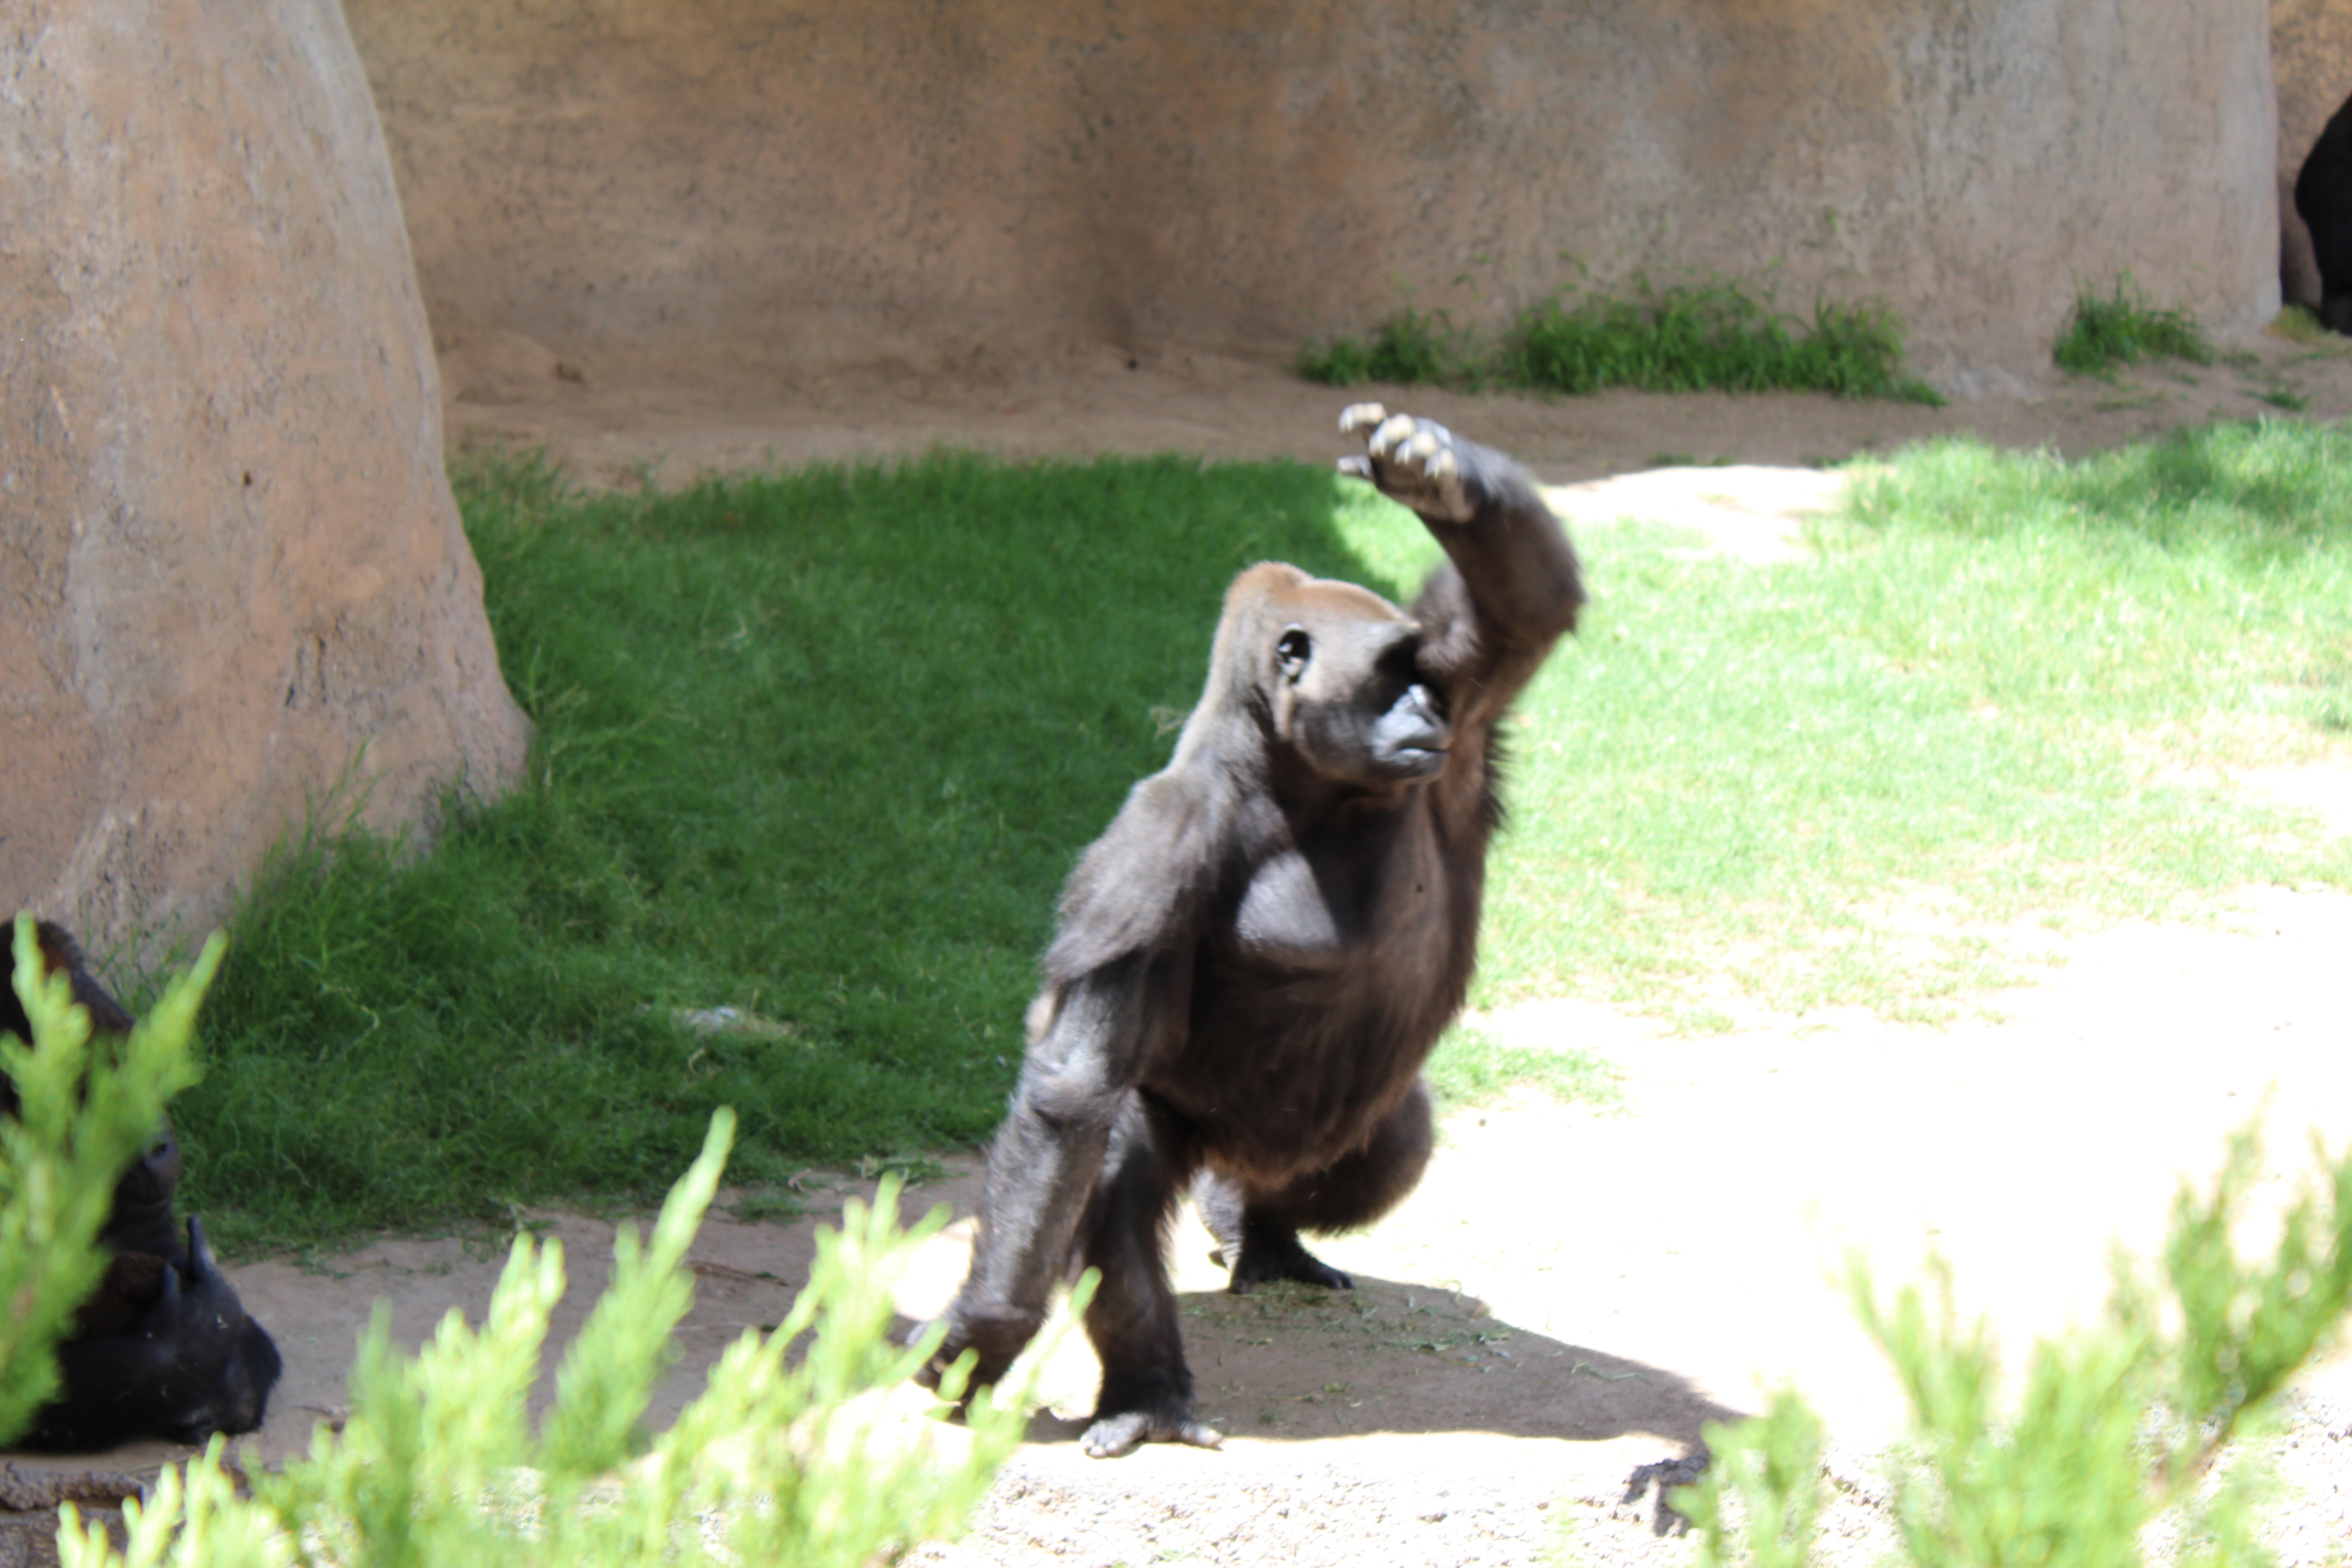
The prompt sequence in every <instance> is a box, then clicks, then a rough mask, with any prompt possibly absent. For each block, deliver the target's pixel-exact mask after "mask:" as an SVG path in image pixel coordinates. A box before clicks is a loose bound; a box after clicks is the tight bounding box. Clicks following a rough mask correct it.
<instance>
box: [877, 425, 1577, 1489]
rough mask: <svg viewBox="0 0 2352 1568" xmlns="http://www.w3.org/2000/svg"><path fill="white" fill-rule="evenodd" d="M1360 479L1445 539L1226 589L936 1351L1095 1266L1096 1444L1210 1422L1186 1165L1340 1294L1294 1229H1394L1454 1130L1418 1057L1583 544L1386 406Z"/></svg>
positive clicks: (1488, 465) (1109, 852) (1061, 995)
mask: <svg viewBox="0 0 2352 1568" xmlns="http://www.w3.org/2000/svg"><path fill="white" fill-rule="evenodd" d="M1339 426H1340V428H1341V430H1342V431H1344V432H1346V433H1348V434H1349V435H1352V436H1357V437H1361V438H1362V439H1363V441H1364V444H1365V452H1364V454H1363V455H1362V456H1360V457H1351V458H1342V459H1341V460H1340V463H1339V467H1340V469H1341V470H1342V471H1343V472H1346V473H1348V474H1350V475H1353V476H1356V477H1358V478H1361V479H1369V480H1370V481H1371V483H1372V484H1374V485H1375V486H1377V487H1378V488H1379V489H1381V492H1382V493H1384V494H1386V495H1388V496H1390V497H1391V498H1392V499H1394V500H1400V501H1402V502H1403V503H1404V504H1405V505H1406V506H1409V507H1411V508H1412V510H1414V511H1415V512H1417V513H1418V514H1419V515H1420V517H1421V520H1422V522H1423V525H1424V526H1426V527H1427V528H1428V530H1429V531H1430V532H1431V533H1432V534H1433V536H1434V537H1435V538H1436V540H1437V542H1438V544H1439V545H1440V546H1441V547H1442V548H1443V549H1444V552H1445V554H1446V557H1447V563H1446V564H1444V565H1442V566H1440V567H1439V568H1438V569H1437V571H1436V572H1435V573H1433V574H1432V575H1431V577H1430V578H1429V580H1428V582H1427V583H1426V584H1424V585H1423V588H1422V591H1421V595H1420V596H1419V597H1418V598H1417V599H1415V600H1414V601H1413V605H1412V609H1411V611H1410V612H1408V611H1405V610H1401V609H1399V608H1398V607H1397V606H1396V605H1391V604H1390V603H1389V602H1388V601H1387V600H1385V599H1383V598H1381V596H1380V595H1377V594H1373V593H1371V592H1370V591H1369V590H1367V589H1364V588H1360V587H1357V586H1355V585H1354V584H1348V583H1335V582H1326V581H1321V580H1318V579H1317V578H1313V577H1310V576H1308V575H1307V574H1306V573H1304V572H1301V571H1299V570H1298V569H1297V568H1296V567H1294V566H1286V565H1282V564H1279V563H1264V564H1260V565H1256V566H1253V567H1251V568H1249V569H1248V570H1247V571H1245V572H1244V573H1243V574H1241V575H1240V576H1239V577H1238V578H1237V579H1235V580H1234V584H1233V585H1232V587H1231V588H1230V589H1229V590H1228V591H1227V593H1226V595H1225V602H1224V613H1223V617H1222V618H1221V619H1220V620H1219V621H1218V623H1217V630H1216V637H1215V640H1214V644H1213V650H1212V652H1211V654H1210V658H1209V679H1208V685H1207V688H1206V689H1205V690H1203V692H1202V697H1201V701H1200V704H1199V706H1198V707H1196V708H1195V709H1194V710H1192V717H1191V718H1190V719H1189V720H1188V721H1187V722H1186V723H1185V725H1184V729H1183V732H1182V734H1181V736H1180V737H1179V738H1178V741H1177V743H1176V752H1175V755H1174V757H1173V759H1172V760H1171V762H1170V763H1169V764H1168V766H1167V767H1166V768H1165V769H1164V770H1162V771H1161V772H1160V773H1155V774H1153V775H1152V776H1151V777H1150V778H1147V779H1145V780H1143V781H1142V782H1141V783H1139V784H1137V785H1136V786H1135V787H1134V789H1133V790H1132V791H1131V792H1130V793H1129V795H1128V798H1127V803H1126V805H1124V806H1123V807H1122V808H1121V809H1120V811H1119V814H1118V817H1117V818H1116V819H1115V820H1114V821H1113V822H1112V823H1111V825H1110V827H1109V828H1108V831H1106V832H1105V833H1104V834H1103V836H1102V837H1100V838H1099V839H1097V840H1096V842H1095V843H1094V845H1093V846H1092V847H1090V848H1089V849H1087V852H1086V854H1085V856H1084V857H1083V858H1081V859H1080V861H1079V863H1078V866H1077V868H1076V870H1075V871H1074V872H1073V873H1072V874H1071V877H1070V879H1069V882H1068V884H1067V885H1066V887H1065V889H1063V893H1062V900H1061V906H1060V921H1059V924H1058V926H1057V929H1056V931H1055V936H1054V940H1053V942H1052V944H1051V945H1050V946H1049V947H1048V948H1047V950H1046V952H1045V961H1044V964H1043V969H1044V987H1043V990H1042V991H1041V993H1040V994H1039V995H1038V997H1037V999H1036V1001H1035V1002H1034V1004H1032V1005H1031V1006H1030V1009H1029V1014H1028V1047H1027V1051H1026V1054H1025V1055H1024V1058H1023V1060H1022V1064H1021V1076H1020V1081H1019V1085H1018V1087H1017V1088H1016V1089H1015V1090H1014V1091H1013V1100H1012V1103H1011V1106H1010V1107H1009V1109H1008V1110H1007V1113H1006V1115H1005V1119H1004V1121H1003V1126H1002V1127H1001V1128H1000V1129H999V1130H998V1131H997V1134H996V1137H995V1139H994V1141H993V1142H992V1145H991V1147H990V1150H989V1155H988V1174H987V1184H986V1188H985V1193H984V1196H983V1198H982V1208H981V1215H980V1224H979V1231H978V1236H977V1237H976V1240H975V1243H974V1247H973V1253H972V1261H971V1272H970V1274H969V1275H968V1276H967V1277H966V1279H965V1280H964V1282H963V1285H962V1287H961V1289H960V1290H959V1291H958V1293H957V1295H956V1298H955V1300H954V1301H953V1303H952V1304H951V1305H950V1308H949V1310H948V1314H947V1334H946V1338H945V1340H944V1341H943V1342H941V1343H940V1347H939V1350H938V1352H936V1354H935V1355H934V1356H933V1357H932V1358H931V1360H930V1362H929V1363H928V1365H927V1366H926V1367H925V1368H924V1369H923V1371H922V1372H921V1373H919V1377H920V1378H921V1380H922V1381H924V1382H925V1383H927V1384H931V1385H934V1386H936V1385H937V1384H938V1382H939V1379H940V1374H941V1373H944V1372H945V1371H946V1369H947V1368H948V1366H949V1365H950V1363H953V1362H954V1361H955V1360H956V1359H957V1357H958V1356H960V1355H961V1353H962V1352H965V1351H967V1350H969V1351H971V1352H975V1353H976V1365H975V1367H974V1369H973V1372H972V1376H971V1384H972V1386H974V1387H978V1386H982V1385H985V1384H992V1383H994V1382H996V1381H997V1380H998V1379H999V1378H1001V1377H1002V1376H1003V1373H1004V1370H1005V1368H1006V1367H1007V1366H1008V1365H1009V1364H1010V1363H1011V1362H1012V1361H1013V1357H1014V1356H1015V1355H1016V1354H1017V1353H1018V1352H1020V1350H1021V1348H1022V1347H1023V1346H1024V1345H1025V1344H1027V1343H1028V1342H1029V1341H1030V1339H1031V1338H1032V1337H1033V1336H1034V1334H1035V1333H1036V1331H1037V1329H1038V1327H1039V1325H1040V1323H1042V1321H1044V1318H1045V1307H1046V1297H1047V1294H1048V1292H1049V1291H1050V1290H1051V1289H1052V1287H1053V1284H1054V1282H1055V1280H1056V1279H1062V1278H1064V1277H1065V1276H1066V1275H1069V1274H1072V1273H1074V1272H1076V1270H1077V1269H1078V1268H1084V1267H1087V1266H1091V1267H1093V1268H1097V1269H1100V1270H1101V1273H1102V1282H1101V1285H1100V1287H1099V1288H1098V1289H1097V1292H1096V1295H1095V1298H1094V1300H1093V1301H1092V1303H1091V1304H1090V1305H1089V1306H1088V1308H1087V1315H1086V1327H1087V1338H1088V1339H1089V1340H1091V1341H1092V1342H1093V1344H1094V1348H1095V1351H1096V1352H1097V1355H1098V1357H1099V1358H1100V1360H1101V1363H1102V1388H1101V1393H1100V1394H1099V1395H1098V1397H1097V1405H1096V1410H1095V1415H1094V1420H1093V1423H1092V1425H1091V1426H1089V1427H1088V1429H1087V1433H1086V1435H1085V1437H1084V1439H1083V1442H1084V1447H1085V1448H1086V1451H1087V1453H1088V1454H1091V1455H1094V1456H1096V1457H1097V1458H1103V1457H1108V1456H1112V1455H1118V1454H1124V1453H1126V1452H1128V1451H1129V1450H1130V1449H1132V1448H1133V1447H1136V1445H1138V1444H1139V1443H1143V1442H1183V1443H1192V1444H1198V1445H1201V1446H1202V1447H1214V1446H1215V1445H1216V1444H1217V1443H1218V1442H1219V1441H1220V1440H1221V1439H1220V1436H1219V1434H1218V1433H1217V1432H1216V1431H1215V1430H1214V1429H1213V1428H1212V1427H1210V1426H1206V1425H1204V1424H1202V1422H1201V1421H1199V1420H1198V1419H1196V1418H1195V1415H1194V1413H1193V1405H1192V1370H1191V1369H1190V1368H1189V1367H1188V1366H1187V1365H1186V1364H1185V1361H1184V1348H1183V1343H1182V1341H1181V1335H1180V1333H1179V1331H1178V1325H1177V1311H1176V1298H1175V1293H1174V1291H1173V1289H1171V1286H1170V1283H1169V1279H1168V1269H1167V1265H1166V1261H1165V1258H1163V1256H1162V1238H1163V1234H1164V1231H1165V1227H1166V1226H1167V1223H1168V1221H1169V1219H1170V1218H1171V1215H1172V1212H1173V1209H1174V1205H1175V1201H1176V1198H1177V1196H1178V1194H1181V1193H1182V1192H1184V1191H1185V1190H1186V1189H1187V1187H1188V1185H1189V1186H1190V1188H1191V1191H1192V1195H1193V1199H1194V1202H1195V1204H1196V1205H1197V1206H1198V1208H1199V1209H1200V1212H1201V1214H1202V1219H1203V1220H1204V1221H1205V1222H1206V1224H1207V1225H1208V1226H1209V1228H1210V1230H1211V1232H1212V1234H1213V1235H1214V1236H1215V1237H1217V1239H1218V1242H1219V1244H1220V1245H1219V1254H1218V1256H1219V1259H1220V1261H1222V1262H1223V1263H1224V1264H1225V1265H1226V1267H1227V1268H1229V1269H1230V1270H1231V1288H1232V1289H1234V1290H1236V1291H1244V1290H1247V1289H1249V1288H1250V1287H1251V1286H1253V1285H1255V1284H1257V1283H1259V1282H1260V1281H1264V1280H1269V1279H1295V1280H1300V1281H1304V1282H1306V1283H1307V1284H1310V1285H1318V1286H1323V1287H1327V1288H1331V1289H1347V1288H1349V1286H1350V1285H1351V1283H1352V1282H1351V1281H1350V1280H1349V1279H1348V1277H1347V1276H1346V1275H1345V1274H1343V1273H1341V1272H1340V1271H1339V1270H1338V1269H1336V1268H1330V1267H1329V1266H1328V1265H1327V1264H1325V1263H1323V1262H1322V1261H1321V1260H1319V1259H1318V1258H1316V1257H1315V1256H1314V1255H1313V1254H1311V1253H1310V1252H1308V1251H1307V1248H1306V1247H1304V1246H1303V1245H1302V1244H1301V1243H1300V1241H1299V1232H1300V1231H1302V1230H1307V1231H1317V1232H1326V1233H1328V1232H1332V1231H1339V1230H1345V1229H1349V1228H1351V1227H1355V1226H1363V1225H1367V1224H1370V1222H1371V1221H1372V1220H1374V1219H1376V1218H1378V1217H1379V1216H1380V1215H1381V1214H1383V1213H1385V1212H1386V1211H1387V1210H1388V1209H1389V1208H1390V1207H1391V1206H1392V1205H1394V1204H1395V1203H1396V1202H1397V1201H1398V1200H1399V1199H1401V1198H1402V1197H1403V1196H1404V1194H1406V1193H1408V1192H1410V1191H1411V1190H1412V1186H1413V1184H1414V1183H1416V1182H1417V1181H1418V1180H1419V1179H1420V1176H1421V1172H1422V1168H1423V1165H1424V1164H1425V1163H1427V1161H1428V1158H1429V1151H1430V1104H1429V1093H1428V1089H1427V1087H1426V1085H1425V1084H1424V1083H1423V1079H1422V1077H1421V1068H1422V1063H1423V1061H1424V1060H1425V1059H1426V1058H1427V1057H1428V1055H1429V1051H1430V1047H1432V1046H1433V1045H1434V1044H1435V1043H1436V1040H1437V1037H1438V1036H1439V1034H1440V1033H1441V1032H1443V1031H1444V1028H1445V1026H1446V1025H1447V1024H1448V1023H1449V1022H1450V1021H1451V1020H1452V1019H1453V1017H1454V1014H1455V1013H1456V1012H1457V1011H1458V1010H1459V1009H1460V1007H1461V1005H1462V999H1463V995H1464V993H1465V990H1466V989H1467V987H1468V985H1469V981H1470V974H1471V970H1472V967H1473V965H1474V963H1475V956H1476V946H1477V936H1478V914H1479V904H1480V900H1481V898H1482V896H1483V893H1484V890H1485V885H1486V845H1487V841H1488V839H1489V838H1490V837H1492V836H1493V834H1494V832H1495V829H1496V826H1497V825H1498V824H1499V822H1500V820H1501V816H1502V812H1501V806H1500V803H1499V800H1498V798H1497V795H1496V783H1497V774H1498V772H1499V767H1500V758H1499V756H1498V750H1499V748H1498V745H1497V741H1496V733H1495V728H1496V724H1497V723H1498V722H1499V721H1501V719H1502V717H1503V713H1504V710H1506V708H1507V707H1508V705H1509V703H1510V701H1511V700H1512V699H1513V698H1514V697H1516V696H1517V694H1518V692H1519V690H1520V689H1521V688H1523V687H1524V686H1526V685H1527V683H1528V680H1529V679H1531V678H1533V676H1534V675H1535V673H1536V670H1537V669H1538V667H1540V666H1541V665H1542V663H1543V661H1544V658H1545V656H1546V655H1547V654H1549V652H1550V651H1551V647H1552V645H1553V644H1554V643H1555V642H1556V641H1557V640H1558V639H1559V636H1560V634H1562V633H1563V632H1570V631H1573V630H1574V629H1575V626H1576V618H1577V610H1578V607H1579V606H1580V605H1582V604H1583V602H1584V590H1583V585H1582V583H1581V581H1580V577H1579V574H1578V569H1577V560H1576V553H1575V552H1574V550H1573V549H1572V548H1571V547H1570V543H1569V540H1568V535H1567V532H1566V531H1564V530H1563V529H1562V528H1561V527H1560V524H1559V519H1557V518H1556V517H1554V516H1553V515H1552V513H1551V510H1550V509H1549V508H1548V507H1547V506H1545V504H1544V502H1543V500H1542V498H1541V496H1540V495H1539V494H1538V491H1537V489H1536V488H1535V486H1534V484H1533V482H1532V481H1531V480H1530V479H1528V475H1527V474H1526V473H1525V472H1524V471H1523V470H1522V469H1521V468H1519V467H1518V465H1517V464H1516V463H1515V462H1513V461H1512V460H1511V459H1510V458H1507V457H1505V456H1503V455H1502V454H1501V453H1499V452H1496V451H1493V450H1490V449H1488V448H1486V447H1479V446H1475V445H1473V444H1472V443H1470V442H1468V441H1463V440H1457V439H1456V438H1455V437H1454V436H1453V435H1452V434H1450V433H1449V432H1448V431H1447V430H1446V429H1445V428H1444V426H1439V425H1436V424H1433V423H1431V422H1429V421H1427V420H1422V419H1415V418H1413V417H1412V416H1408V415H1397V416H1390V415H1389V413H1388V412H1387V410H1385V409H1384V408H1382V407H1381V406H1380V405H1378V404H1359V405H1354V406H1352V407H1350V408H1349V409H1348V410H1347V412H1346V413H1345V414H1343V415H1342V416H1340V420H1339Z"/></svg>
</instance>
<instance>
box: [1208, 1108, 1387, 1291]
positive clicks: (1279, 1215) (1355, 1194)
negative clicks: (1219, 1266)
mask: <svg viewBox="0 0 2352 1568" xmlns="http://www.w3.org/2000/svg"><path fill="white" fill-rule="evenodd" d="M1430 1142H1431V1131H1430V1114H1429V1088H1428V1085H1427V1084H1426V1083H1424V1082H1422V1081H1419V1080H1416V1081H1415V1082H1414V1084H1413V1086H1412V1091H1411V1092H1410V1093H1408V1094H1407V1095H1406V1096H1405V1098H1404V1100H1403V1102H1402V1104H1400V1105H1399V1106H1398V1107H1397V1108H1396V1109H1395V1110H1392V1111H1391V1112H1390V1113H1389V1115H1388V1117H1387V1118H1386V1120H1384V1121H1381V1124H1380V1125H1379V1126H1378V1127H1377V1128H1375V1129H1374V1130H1373V1132H1372V1136H1371V1139H1370V1142H1367V1143H1366V1144H1365V1145H1364V1146H1363V1147H1362V1148H1360V1149H1359V1150H1357V1151H1356V1152H1354V1153H1352V1154H1349V1155H1347V1156H1345V1157H1344V1158H1342V1159H1340V1160H1339V1161H1338V1162H1337V1163H1333V1164H1331V1165H1328V1166H1326V1167H1325V1168H1324V1169H1322V1170H1320V1171H1310V1172H1308V1173H1307V1174H1305V1175H1303V1176H1299V1177H1297V1178H1296V1179H1294V1180H1293V1181H1291V1182H1290V1183H1288V1184H1286V1185H1284V1186H1281V1187H1277V1188H1274V1189H1271V1190H1269V1191H1265V1192H1252V1191H1250V1190H1249V1189H1248V1188H1246V1187H1244V1185H1243V1184H1241V1183H1240V1182H1238V1181H1236V1180H1234V1178H1233V1177H1231V1176H1228V1175H1225V1174H1223V1173H1221V1172H1218V1171H1215V1170H1213V1169H1211V1170H1203V1171H1202V1173H1200V1175H1199V1176H1198V1177H1197V1178H1195V1179H1194V1181H1193V1183H1192V1203H1193V1206H1194V1207H1195V1208H1197V1209H1198V1210H1199V1211H1200V1214H1201V1223H1202V1225H1204V1226H1207V1227H1208V1229H1209V1234H1210V1235H1212V1236H1213V1237H1216V1238H1217V1250H1218V1261H1219V1262H1221V1263H1223V1264H1224V1266H1225V1267H1226V1268H1229V1269H1231V1270H1232V1271H1233V1273H1232V1278H1231V1279H1228V1280H1227V1282H1226V1285H1225V1289H1228V1290H1231V1291H1232V1292H1233V1293H1234V1295H1236V1296H1244V1295H1247V1294H1248V1293H1249V1292H1250V1290H1251V1289H1252V1288H1254V1287H1255V1286H1257V1285H1261V1284H1263V1283H1265V1281H1266V1280H1269V1279H1295V1280H1297V1281H1298V1282H1299V1283H1300V1284H1302V1285H1315V1286H1319V1287H1321V1288H1322V1289H1326V1290H1352V1289H1355V1288H1356V1282H1355V1281H1354V1280H1353V1279H1349V1277H1348V1276H1347V1275H1346V1274H1345V1273H1344V1272H1342V1271H1341V1270H1339V1269H1337V1268H1332V1267H1331V1266H1330V1265H1329V1264H1328V1263H1326V1262H1324V1261H1323V1260H1322V1259H1321V1258H1318V1257H1316V1256H1315V1255H1314V1254H1313V1253H1311V1252H1309V1251H1307V1248H1306V1247H1305V1245H1304V1244H1303V1243H1301V1242H1300V1241H1299V1239H1298V1233H1299V1232H1300V1231H1302V1230H1312V1231H1318V1232H1321V1233H1323V1234H1325V1235H1330V1234H1334V1233H1336V1232H1339V1231H1348V1230H1354V1229H1357V1228H1358V1227H1360V1226H1367V1225H1370V1224H1371V1223H1372V1221H1374V1220H1376V1219H1378V1218H1380V1217H1381V1215H1384V1214H1386V1213H1388V1212H1389V1210H1391V1209H1392V1208H1394V1207H1395V1206H1396V1205H1397V1204H1398V1203H1399V1201H1401V1200H1402V1198H1403V1197H1404V1195H1405V1194H1407V1193H1409V1192H1411V1191H1412V1189H1413V1187H1414V1186H1415V1185H1416V1184H1419V1183H1420V1181H1421V1173H1422V1171H1423V1168H1424V1167H1425V1166H1427V1165H1428V1163H1429V1148H1430Z"/></svg>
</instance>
